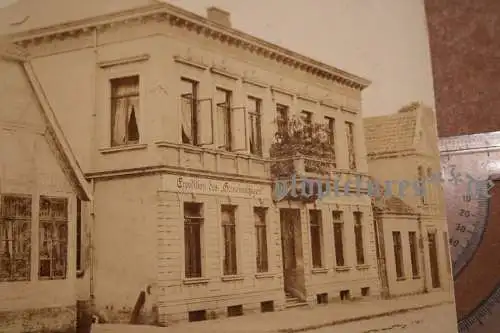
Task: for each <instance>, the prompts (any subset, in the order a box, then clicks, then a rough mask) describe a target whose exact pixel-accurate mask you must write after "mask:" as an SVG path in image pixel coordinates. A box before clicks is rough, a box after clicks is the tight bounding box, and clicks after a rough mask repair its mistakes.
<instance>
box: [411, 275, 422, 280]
mask: <svg viewBox="0 0 500 333" xmlns="http://www.w3.org/2000/svg"><path fill="white" fill-rule="evenodd" d="M421 278H422V277H421V276H418V275H417V276H414V277H413V280H420V279H421Z"/></svg>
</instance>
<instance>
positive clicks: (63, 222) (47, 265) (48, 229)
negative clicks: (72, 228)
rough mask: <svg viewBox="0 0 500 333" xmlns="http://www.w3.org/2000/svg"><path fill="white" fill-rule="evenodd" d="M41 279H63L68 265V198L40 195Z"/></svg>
mask: <svg viewBox="0 0 500 333" xmlns="http://www.w3.org/2000/svg"><path fill="white" fill-rule="evenodd" d="M39 218H40V227H39V228H40V244H39V248H40V253H39V255H40V262H39V266H40V267H39V277H40V278H41V279H51V280H54V279H65V278H66V270H67V266H68V200H67V199H66V198H48V197H40V212H39Z"/></svg>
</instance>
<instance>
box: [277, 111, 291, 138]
mask: <svg viewBox="0 0 500 333" xmlns="http://www.w3.org/2000/svg"><path fill="white" fill-rule="evenodd" d="M276 124H277V127H278V132H280V133H286V132H287V131H288V106H286V105H282V104H277V105H276Z"/></svg>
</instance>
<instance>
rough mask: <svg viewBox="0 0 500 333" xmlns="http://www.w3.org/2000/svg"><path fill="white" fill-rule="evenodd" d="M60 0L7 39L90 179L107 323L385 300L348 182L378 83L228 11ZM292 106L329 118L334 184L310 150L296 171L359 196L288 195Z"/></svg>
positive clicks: (96, 270)
mask: <svg viewBox="0 0 500 333" xmlns="http://www.w3.org/2000/svg"><path fill="white" fill-rule="evenodd" d="M22 3H23V1H21V2H20V4H19V5H18V6H17V7H15V6H14V7H12V8H11V10H12V11H19V12H22V11H23V10H27V8H28V7H23V6H22ZM47 5H54V6H56V7H54V8H53V9H54V10H50V8H48V9H47V8H45V10H44V12H46V13H50V15H53V16H54V15H55V16H54V17H50V18H43V19H42V18H39V17H38V16H37V15H36V14H34V13H32V14H33V15H32V16H30V17H31V18H29V19H28V20H27V21H26V22H24V23H22V24H19V25H17V26H16V28H12V26H11V27H9V29H10V30H8V31H9V35H10V38H11V40H12V41H13V42H15V43H17V44H18V45H20V46H23V47H25V48H26V49H27V50H28V51H29V53H30V55H31V58H30V61H31V63H32V64H33V68H34V72H35V73H36V75H37V76H38V78H39V80H40V83H41V86H43V88H44V91H45V92H46V96H47V99H48V101H49V102H50V104H51V105H52V108H53V110H54V112H55V114H56V116H57V119H58V121H59V123H60V124H61V127H62V129H63V131H64V133H65V135H66V136H67V138H68V142H69V144H70V146H71V147H72V148H73V151H74V153H75V155H76V158H77V159H78V162H79V165H80V166H81V168H82V169H83V171H84V172H85V176H86V178H87V179H88V181H89V183H90V184H91V188H92V198H93V199H92V201H91V202H90V203H89V204H86V205H84V206H85V207H84V209H83V212H84V213H83V218H84V220H85V222H86V223H85V226H86V228H87V229H86V231H88V232H89V235H90V236H89V237H88V238H87V239H84V240H82V242H81V244H82V250H81V253H84V254H85V253H86V254H88V258H87V259H88V260H84V262H86V263H88V265H84V266H83V267H82V270H81V271H82V272H81V274H80V280H79V285H80V286H81V289H80V290H81V293H80V295H79V297H80V298H83V299H85V298H88V299H91V300H92V301H93V302H94V304H95V307H96V308H97V309H98V311H99V312H100V314H101V315H102V316H103V317H105V319H106V320H108V321H129V320H130V318H131V316H133V314H134V307H135V308H136V309H140V308H141V307H143V308H144V309H145V312H146V313H147V314H150V315H151V317H149V319H148V320H150V321H153V322H158V323H161V324H165V323H168V322H172V321H176V320H186V319H188V320H192V321H194V320H203V319H208V318H213V317H217V316H220V315H223V316H225V315H227V316H232V315H239V314H241V313H243V312H247V311H273V310H275V309H282V308H284V307H286V306H292V305H293V306H296V305H303V304H314V303H318V302H319V303H322V302H327V301H328V300H329V299H337V298H340V299H347V298H353V297H366V296H377V295H378V293H379V279H378V270H377V262H376V255H375V251H376V246H375V236H374V230H373V225H372V219H373V214H372V208H371V200H370V197H369V196H368V195H367V193H366V192H367V189H366V186H365V185H363V186H361V187H360V188H359V190H358V192H359V193H357V194H356V195H354V192H355V191H357V190H356V189H355V188H354V186H351V187H349V185H348V180H349V179H351V178H356V177H358V178H359V179H366V177H367V171H368V170H367V160H366V149H365V144H364V142H365V140H364V132H363V123H362V111H361V92H362V90H363V89H364V88H365V87H366V86H367V85H368V84H369V82H368V81H367V80H365V79H363V78H360V77H357V76H355V75H352V74H349V73H346V72H344V71H340V70H338V69H336V68H334V67H331V66H328V65H325V64H322V63H319V62H317V61H314V60H312V59H309V58H307V57H305V56H303V55H299V54H297V53H294V52H292V51H290V50H286V49H283V48H281V47H278V46H276V45H273V44H271V43H268V42H265V41H263V40H260V39H257V38H255V37H252V36H250V35H247V34H245V33H242V32H240V31H237V30H235V29H233V28H231V25H230V17H229V13H227V12H224V11H222V10H220V9H216V8H211V9H209V10H208V13H207V16H208V17H207V18H205V17H200V16H197V15H194V14H193V13H190V12H187V11H185V10H182V9H180V8H177V7H175V6H171V5H169V4H166V3H163V2H162V3H160V2H153V1H139V0H137V1H122V2H120V3H119V4H118V3H117V4H116V7H113V8H120V9H122V10H120V11H118V9H117V12H114V13H109V12H107V10H108V8H111V7H112V6H109V5H104V4H103V3H102V2H100V1H90V2H89V3H85V4H84V3H82V4H79V3H78V4H76V3H71V4H68V3H67V2H65V1H52V2H50V4H49V3H47ZM34 6H35V5H33V6H31V7H29V8H31V9H32V10H34V8H35V7H34ZM74 6H85V10H84V9H83V7H82V10H81V11H78V10H75V9H74ZM56 8H57V9H56ZM75 13H78V15H81V16H80V17H74V18H73V20H72V21H70V22H65V23H64V24H62V22H63V21H67V18H68V17H73V16H74V15H75ZM21 14H22V13H17V15H18V16H19V15H21ZM24 14H26V15H29V14H28V13H24ZM101 14H102V15H101ZM58 15H60V17H58ZM71 15H73V16H71ZM21 16H22V15H21ZM12 29H18V30H15V31H12ZM69 83H70V84H69ZM293 115H297V116H298V115H301V116H302V117H303V119H304V121H305V122H306V123H325V124H326V125H327V126H329V133H330V134H331V137H330V139H331V140H333V141H331V144H332V145H334V147H335V160H334V161H333V160H330V161H329V163H327V164H328V165H329V167H328V168H329V169H328V170H327V171H328V176H325V175H324V174H323V175H318V174H316V173H314V172H312V173H311V172H305V171H307V170H306V168H302V167H301V166H300V165H302V166H303V164H304V161H305V160H306V159H307V158H308V157H307V156H305V157H304V156H302V157H300V158H298V160H297V161H295V162H298V163H297V165H299V166H298V167H297V169H296V171H297V172H296V173H297V174H300V175H301V176H303V177H306V176H307V177H317V178H318V179H319V178H321V179H322V180H323V181H325V182H327V181H328V182H331V181H332V179H333V176H336V177H337V178H338V179H340V181H341V185H342V186H343V188H344V187H346V185H345V184H347V188H348V191H347V192H349V193H351V195H349V194H348V195H330V196H327V197H325V198H323V199H322V200H288V199H287V200H281V201H279V202H276V201H275V200H274V199H275V197H274V195H273V191H274V187H273V175H272V172H271V168H272V163H273V161H272V158H271V156H270V153H269V151H270V148H271V145H272V144H273V137H274V134H275V133H276V131H277V130H278V128H277V127H278V126H277V124H276V121H275V120H276V119H278V120H279V121H281V122H283V121H285V122H286V121H287V119H289V118H290V117H291V116H293ZM279 121H278V124H279V123H280V122H279ZM290 156H291V157H293V158H292V159H295V156H293V154H291V155H290ZM295 162H292V163H294V164H295ZM84 233H85V232H84ZM85 247H88V249H89V250H88V251H86V250H85ZM144 304H145V305H144ZM136 305H137V306H136Z"/></svg>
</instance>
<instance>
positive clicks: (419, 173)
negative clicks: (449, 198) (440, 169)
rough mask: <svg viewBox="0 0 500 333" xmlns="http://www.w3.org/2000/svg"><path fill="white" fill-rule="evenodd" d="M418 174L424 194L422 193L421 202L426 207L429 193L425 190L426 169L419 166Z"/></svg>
mask: <svg viewBox="0 0 500 333" xmlns="http://www.w3.org/2000/svg"><path fill="white" fill-rule="evenodd" d="M417 173H418V182H419V184H420V188H421V189H422V192H421V193H420V200H421V202H422V204H424V205H425V204H426V203H427V200H426V196H427V193H425V188H424V168H423V167H422V166H421V165H419V166H418V169H417Z"/></svg>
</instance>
